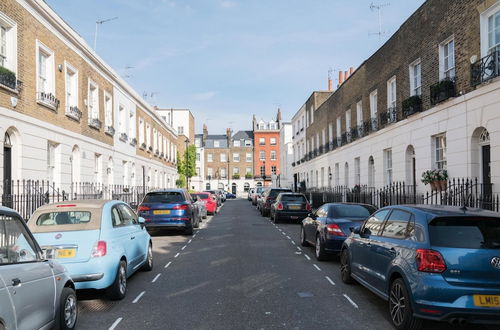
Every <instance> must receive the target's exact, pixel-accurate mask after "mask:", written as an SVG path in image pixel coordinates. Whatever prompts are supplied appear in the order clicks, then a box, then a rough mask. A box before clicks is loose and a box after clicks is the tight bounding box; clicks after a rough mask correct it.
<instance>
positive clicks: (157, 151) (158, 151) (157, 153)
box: [155, 149, 160, 157]
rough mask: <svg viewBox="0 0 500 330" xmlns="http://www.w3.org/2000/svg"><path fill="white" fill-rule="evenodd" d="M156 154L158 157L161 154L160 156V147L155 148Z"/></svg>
mask: <svg viewBox="0 0 500 330" xmlns="http://www.w3.org/2000/svg"><path fill="white" fill-rule="evenodd" d="M155 156H156V157H159V156H160V150H158V149H156V150H155Z"/></svg>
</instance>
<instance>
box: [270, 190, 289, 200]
mask: <svg viewBox="0 0 500 330" xmlns="http://www.w3.org/2000/svg"><path fill="white" fill-rule="evenodd" d="M282 192H291V191H290V190H281V189H272V190H271V191H270V192H269V197H271V198H273V197H274V198H275V197H276V196H278V195H279V194H281V193H282Z"/></svg>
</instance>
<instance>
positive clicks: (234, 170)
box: [233, 167, 240, 175]
mask: <svg viewBox="0 0 500 330" xmlns="http://www.w3.org/2000/svg"><path fill="white" fill-rule="evenodd" d="M235 174H240V168H239V167H233V175H235Z"/></svg>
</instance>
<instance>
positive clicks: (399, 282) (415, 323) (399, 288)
mask: <svg viewBox="0 0 500 330" xmlns="http://www.w3.org/2000/svg"><path fill="white" fill-rule="evenodd" d="M388 306H389V315H390V317H391V321H392V324H393V325H394V327H395V328H396V329H398V330H403V329H404V330H418V329H420V328H421V327H422V319H419V318H417V317H415V316H413V310H412V308H411V302H410V295H409V294H408V290H407V289H406V285H405V282H404V281H403V279H402V278H398V279H396V280H394V281H393V282H392V283H391V289H390V291H389V304H388Z"/></svg>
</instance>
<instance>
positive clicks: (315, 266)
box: [313, 264, 321, 271]
mask: <svg viewBox="0 0 500 330" xmlns="http://www.w3.org/2000/svg"><path fill="white" fill-rule="evenodd" d="M313 266H314V268H316V269H317V270H319V271H321V268H319V267H318V265H316V264H313Z"/></svg>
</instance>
